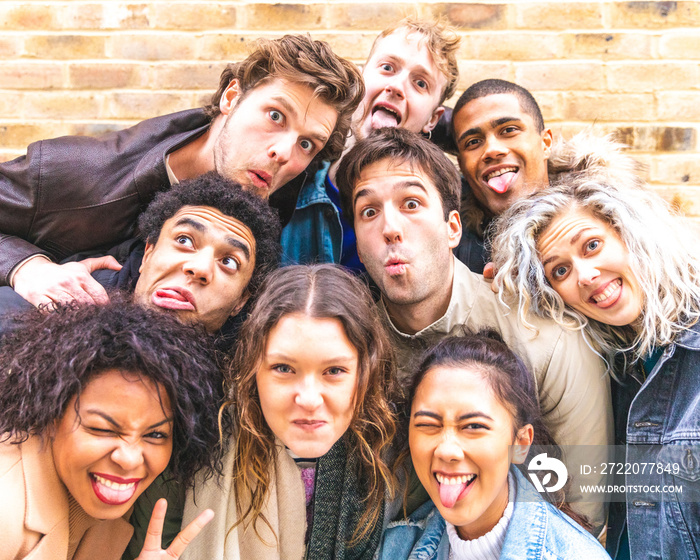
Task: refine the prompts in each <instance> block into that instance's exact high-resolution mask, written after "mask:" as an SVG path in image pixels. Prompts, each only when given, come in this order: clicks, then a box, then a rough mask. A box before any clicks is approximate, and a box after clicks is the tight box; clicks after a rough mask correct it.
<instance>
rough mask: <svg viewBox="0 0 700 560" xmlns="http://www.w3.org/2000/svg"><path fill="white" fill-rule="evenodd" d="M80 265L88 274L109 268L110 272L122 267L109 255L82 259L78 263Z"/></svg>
mask: <svg viewBox="0 0 700 560" xmlns="http://www.w3.org/2000/svg"><path fill="white" fill-rule="evenodd" d="M80 263H81V264H83V265H85V267H86V268H87V270H88V272H95V271H96V270H100V269H103V268H109V269H110V270H121V269H122V265H120V264H119V263H118V262H117V259H115V258H114V257H113V256H111V255H107V256H104V257H91V258H89V259H83V260H82V261H80Z"/></svg>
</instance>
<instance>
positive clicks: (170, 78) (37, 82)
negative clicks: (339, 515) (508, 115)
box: [0, 0, 700, 216]
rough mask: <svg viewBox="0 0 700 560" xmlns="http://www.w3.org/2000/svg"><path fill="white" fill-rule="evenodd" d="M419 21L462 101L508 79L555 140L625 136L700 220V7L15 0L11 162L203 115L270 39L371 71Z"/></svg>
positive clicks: (10, 18) (659, 181)
mask: <svg viewBox="0 0 700 560" xmlns="http://www.w3.org/2000/svg"><path fill="white" fill-rule="evenodd" d="M409 14H412V15H418V16H421V17H433V16H441V15H444V16H446V17H447V18H448V19H449V20H450V21H451V22H452V24H454V25H455V26H456V27H457V28H458V29H459V32H460V34H461V35H462V37H463V45H462V47H461V50H460V71H461V79H460V88H459V91H458V94H459V93H460V92H461V91H462V90H463V89H464V88H465V87H467V86H468V85H469V84H471V83H473V82H475V81H477V80H480V79H483V78H487V77H496V78H503V79H507V80H511V81H515V82H517V83H519V84H521V85H523V86H525V87H527V88H529V89H530V90H531V91H532V92H533V93H534V94H535V97H536V98H537V99H538V101H539V102H540V104H541V105H542V109H543V111H544V114H545V119H546V120H547V122H548V123H549V124H550V125H551V126H552V127H553V128H554V130H555V133H559V134H563V135H565V136H569V135H571V134H572V133H574V132H576V131H578V130H580V129H582V128H583V127H585V126H588V125H590V124H592V123H595V129H596V130H598V131H600V132H608V131H618V132H619V134H620V137H621V139H622V140H623V141H625V142H626V143H628V144H630V145H631V146H632V151H633V153H634V155H635V156H636V157H637V158H638V159H640V160H641V161H642V162H643V163H645V164H646V166H647V169H648V179H649V181H650V183H651V184H653V185H654V186H656V187H658V188H659V190H661V191H662V192H663V193H664V194H665V195H666V196H667V197H669V198H670V199H672V200H674V201H675V202H676V203H678V204H679V205H680V206H681V207H682V208H683V209H684V210H685V211H686V212H687V213H689V214H691V215H695V216H700V153H699V152H700V147H699V143H698V130H699V128H700V2H698V1H678V2H650V1H634V2H620V1H599V2H575V1H573V2H572V1H564V0H552V1H541V2H529V1H527V0H505V1H494V0H482V1H480V2H468V1H467V2H393V1H388V2H387V1H377V0H372V1H358V2H349V1H342V0H317V1H311V2H301V1H298V2H295V1H290V0H288V1H285V2H276V3H272V2H256V1H245V0H240V1H236V0H228V1H227V0H222V1H218V2H214V1H211V2H210V1H206V0H199V1H195V0H190V1H178V0H172V1H163V0H146V1H142V2H124V1H121V0H102V1H97V0H93V1H82V0H63V1H60V0H58V1H53V0H24V1H21V2H18V1H14V0H0V160H6V159H10V158H12V157H15V156H17V155H20V154H22V153H24V149H25V147H26V145H27V144H28V143H29V142H32V141H34V140H38V139H41V138H46V137H53V136H58V135H62V134H97V133H99V132H102V131H105V130H112V129H115V128H121V127H124V126H127V125H129V124H132V123H134V122H137V121H139V120H142V119H145V118H148V117H151V116H155V115H158V114H163V113H167V112H172V111H176V110H180V109H186V108H190V107H193V106H197V105H200V104H201V103H202V101H203V100H204V99H206V98H207V97H208V95H210V94H211V91H212V89H213V87H214V86H215V85H216V83H217V80H218V75H219V73H220V71H221V69H222V68H223V66H224V64H225V62H227V61H231V60H238V59H240V58H242V57H244V56H245V55H246V53H247V48H248V46H249V44H250V41H251V40H253V39H255V38H257V37H260V36H266V37H274V36H279V35H281V34H284V33H290V32H292V33H294V32H302V31H309V32H310V33H311V35H312V36H313V37H314V38H318V39H324V40H326V41H328V42H330V43H331V45H332V46H333V48H334V49H335V50H336V52H338V53H339V54H340V55H341V56H345V57H347V58H349V59H352V60H354V61H356V62H362V61H363V60H364V58H365V57H366V55H367V53H368V50H369V47H370V45H371V43H372V40H373V38H374V37H375V36H376V34H377V33H378V32H379V31H380V30H381V29H382V28H384V27H386V26H387V25H389V24H391V23H393V22H394V21H395V20H397V19H398V18H401V17H403V16H404V15H409ZM456 98H457V95H456V96H455V97H454V98H453V99H452V100H451V102H450V103H454V101H455V100H456Z"/></svg>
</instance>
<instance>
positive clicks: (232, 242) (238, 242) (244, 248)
mask: <svg viewBox="0 0 700 560" xmlns="http://www.w3.org/2000/svg"><path fill="white" fill-rule="evenodd" d="M226 243H228V244H229V245H230V246H231V247H233V248H235V249H240V250H241V251H243V254H244V255H245V258H246V259H249V260H250V248H249V247H248V245H246V244H245V243H243V242H242V241H241V240H239V239H236V238H235V237H227V238H226Z"/></svg>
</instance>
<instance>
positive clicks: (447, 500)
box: [435, 473, 476, 508]
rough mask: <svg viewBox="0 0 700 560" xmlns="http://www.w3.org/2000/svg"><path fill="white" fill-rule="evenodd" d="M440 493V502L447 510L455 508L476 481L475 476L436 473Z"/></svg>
mask: <svg viewBox="0 0 700 560" xmlns="http://www.w3.org/2000/svg"><path fill="white" fill-rule="evenodd" d="M435 479H436V480H437V483H438V490H439V492H440V501H441V502H442V505H443V506H445V507H446V508H453V507H454V505H455V504H456V503H457V500H461V499H462V498H464V497H465V496H466V495H467V494H468V493H469V490H470V489H471V486H472V484H473V483H474V481H475V480H476V475H475V474H462V475H454V476H452V475H450V476H448V475H444V474H441V473H435Z"/></svg>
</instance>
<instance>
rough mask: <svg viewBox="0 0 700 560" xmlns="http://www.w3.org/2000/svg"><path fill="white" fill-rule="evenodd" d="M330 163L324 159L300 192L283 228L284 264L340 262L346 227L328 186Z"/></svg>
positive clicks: (281, 241)
mask: <svg viewBox="0 0 700 560" xmlns="http://www.w3.org/2000/svg"><path fill="white" fill-rule="evenodd" d="M330 166H331V163H330V162H329V161H324V162H323V163H322V165H321V167H320V168H319V170H318V171H317V172H316V173H315V174H314V175H313V176H311V177H310V179H307V181H306V182H305V183H304V184H303V186H302V187H301V191H299V196H298V197H297V203H296V208H295V209H294V214H293V215H292V218H291V220H290V221H289V223H288V224H287V225H286V226H285V227H284V229H283V230H282V237H281V239H280V243H281V244H282V266H287V265H290V264H311V263H338V262H340V255H341V251H342V244H343V228H342V226H341V224H340V215H339V213H338V209H337V208H336V207H335V205H334V204H333V202H331V199H330V198H329V197H328V194H326V185H325V181H326V176H327V175H328V169H329V168H330Z"/></svg>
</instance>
